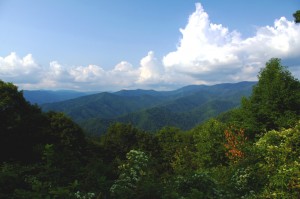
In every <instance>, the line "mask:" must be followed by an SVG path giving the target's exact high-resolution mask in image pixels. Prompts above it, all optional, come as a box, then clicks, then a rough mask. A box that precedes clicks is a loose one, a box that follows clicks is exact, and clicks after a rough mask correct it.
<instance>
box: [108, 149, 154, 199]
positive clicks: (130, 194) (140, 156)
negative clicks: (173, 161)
mask: <svg viewBox="0 0 300 199" xmlns="http://www.w3.org/2000/svg"><path fill="white" fill-rule="evenodd" d="M126 158H127V161H126V162H125V163H123V164H121V165H120V166H119V167H118V168H119V170H120V175H119V178H118V179H117V180H116V181H115V183H114V184H113V185H112V187H111V188H110V191H111V194H112V196H113V197H114V198H157V197H159V195H158V194H157V193H155V192H157V191H156V190H157V189H156V190H155V189H151V190H152V192H149V191H148V188H149V187H148V186H147V184H148V183H149V182H153V181H152V180H151V170H150V159H149V157H148V155H147V154H145V153H144V152H143V151H138V150H130V151H129V152H128V153H127V154H126ZM153 184H154V183H153Z"/></svg>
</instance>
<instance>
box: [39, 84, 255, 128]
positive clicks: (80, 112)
mask: <svg viewBox="0 0 300 199" xmlns="http://www.w3.org/2000/svg"><path fill="white" fill-rule="evenodd" d="M253 85H255V82H239V83H232V84H229V83H226V84H217V85H213V86H206V85H191V86H186V87H183V88H180V89H177V90H174V91H154V90H141V89H139V90H122V91H118V92H115V93H107V92H104V93H99V94H93V95H88V96H83V97H80V98H76V99H71V100H67V101H63V102H56V103H49V104H44V105H42V108H43V110H44V111H50V110H51V111H60V112H64V113H66V114H67V115H68V116H70V117H71V118H72V119H74V120H75V121H76V122H77V123H79V124H80V125H81V126H82V127H83V128H84V129H85V130H86V131H87V132H89V133H92V134H102V133H103V132H105V131H106V129H107V128H108V127H109V126H110V125H111V124H113V123H115V122H122V123H132V124H133V125H135V126H137V127H139V128H141V129H144V130H147V131H155V130H158V129H160V128H161V127H163V126H175V127H179V128H181V129H185V130H187V129H190V128H192V127H193V126H195V125H196V124H198V123H200V122H203V121H204V120H206V119H208V118H210V117H214V116H216V115H218V114H220V113H222V112H224V111H227V110H229V109H231V108H234V107H237V106H238V105H239V103H240V99H241V97H243V96H249V95H250V94H251V90H252V87H253Z"/></svg>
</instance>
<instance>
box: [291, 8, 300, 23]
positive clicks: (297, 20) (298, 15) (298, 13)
mask: <svg viewBox="0 0 300 199" xmlns="http://www.w3.org/2000/svg"><path fill="white" fill-rule="evenodd" d="M293 16H294V18H295V23H300V10H297V11H296V12H295V13H294V14H293Z"/></svg>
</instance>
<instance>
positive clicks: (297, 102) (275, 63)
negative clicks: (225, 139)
mask: <svg viewBox="0 0 300 199" xmlns="http://www.w3.org/2000/svg"><path fill="white" fill-rule="evenodd" d="M258 79H259V81H258V83H257V85H255V86H254V87H253V92H252V95H251V96H250V97H249V98H248V99H246V98H244V99H243V100H242V109H241V110H240V113H239V114H238V116H237V117H240V118H242V122H243V123H244V124H243V125H244V126H246V129H250V130H251V131H252V132H254V133H259V132H262V131H265V130H267V131H268V130H272V129H275V130H276V129H279V128H287V127H291V126H294V125H295V124H296V122H297V121H298V119H299V116H300V82H299V80H297V79H296V78H294V77H293V76H292V74H291V73H290V71H288V70H287V68H286V67H285V66H282V65H281V61H280V59H278V58H272V59H270V60H269V61H268V62H267V63H266V67H265V68H263V69H262V70H261V71H260V73H259V75H258Z"/></svg>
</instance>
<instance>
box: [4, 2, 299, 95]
mask: <svg viewBox="0 0 300 199" xmlns="http://www.w3.org/2000/svg"><path fill="white" fill-rule="evenodd" d="M180 33H181V34H182V38H181V39H180V42H179V44H178V47H177V49H176V50H175V51H173V52H170V53H168V54H166V55H165V56H164V57H163V59H162V60H161V59H158V58H157V57H156V56H155V54H154V52H153V51H150V52H149V53H148V54H147V55H146V56H145V57H143V58H142V59H141V60H140V64H139V65H138V66H133V65H132V64H130V63H129V62H127V61H121V62H120V63H118V64H117V65H116V66H114V67H113V68H112V69H110V70H104V68H102V67H101V66H98V65H94V64H90V65H87V66H66V65H62V64H60V63H59V62H58V61H52V62H50V63H49V65H48V66H43V67H42V66H40V65H39V64H37V62H36V61H35V60H34V58H33V56H32V55H31V54H28V55H26V56H24V57H23V58H20V57H18V56H17V54H16V53H11V54H9V55H7V56H6V57H0V79H2V80H4V81H12V82H14V83H16V84H17V85H19V86H20V87H21V88H23V89H77V90H102V91H103V90H119V89H124V88H126V89H133V88H148V89H150V88H151V89H171V88H177V87H180V86H183V85H187V84H212V83H220V82H238V81H245V80H256V76H257V73H258V71H259V70H260V68H261V67H264V65H265V62H266V61H268V60H269V59H270V58H272V57H278V58H282V59H283V62H284V60H286V63H288V66H290V68H291V71H293V72H294V73H296V74H298V78H299V71H300V57H299V52H300V25H299V24H295V23H294V22H292V21H288V20H287V19H286V18H284V17H281V18H280V19H277V20H275V22H274V24H273V25H272V26H265V27H259V28H257V32H256V34H255V35H254V36H253V37H250V38H245V39H242V38H241V36H240V33H238V32H237V31H230V30H228V28H226V27H225V26H223V25H222V24H214V23H212V22H210V19H209V15H208V14H207V13H206V12H205V11H204V9H203V7H202V5H201V4H200V3H197V4H196V11H195V12H194V13H192V14H191V15H190V17H189V19H188V23H187V25H186V26H185V28H183V29H180Z"/></svg>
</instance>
